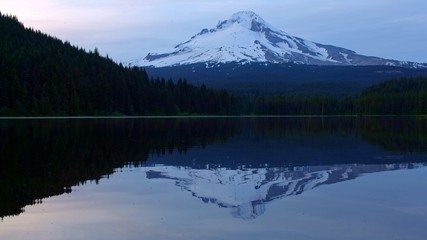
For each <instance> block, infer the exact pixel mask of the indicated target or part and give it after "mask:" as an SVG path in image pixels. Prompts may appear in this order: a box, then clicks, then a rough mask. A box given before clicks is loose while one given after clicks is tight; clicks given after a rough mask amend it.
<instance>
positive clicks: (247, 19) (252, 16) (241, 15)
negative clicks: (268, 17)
mask: <svg viewBox="0 0 427 240" xmlns="http://www.w3.org/2000/svg"><path fill="white" fill-rule="evenodd" d="M229 21H232V22H237V23H242V22H243V23H252V22H253V21H256V22H259V23H265V21H264V19H262V18H261V17H260V16H258V15H257V14H256V13H254V12H252V11H240V12H236V13H234V14H233V15H231V17H230V19H229Z"/></svg>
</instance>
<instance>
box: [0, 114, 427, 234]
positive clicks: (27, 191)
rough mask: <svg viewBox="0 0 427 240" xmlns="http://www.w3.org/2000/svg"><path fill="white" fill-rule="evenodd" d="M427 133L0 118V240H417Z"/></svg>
mask: <svg viewBox="0 0 427 240" xmlns="http://www.w3.org/2000/svg"><path fill="white" fill-rule="evenodd" d="M426 123H427V122H426V121H425V120H416V119H412V118H373V119H372V118H371V119H354V118H326V119H321V118H256V119H252V118H239V119H235V118H232V119H222V118H217V119H216V118H215V119H125V120H118V119H116V120H111V119H109V120H108V119H97V120H88V119H86V120H76V119H74V120H67V119H62V120H13V121H11V120H7V121H6V120H2V121H0V133H1V135H0V136H1V138H0V139H1V142H0V143H1V147H0V153H1V163H2V168H1V170H0V173H1V175H0V177H1V178H0V184H1V190H0V196H1V198H0V210H1V212H0V213H1V216H2V221H1V222H0V239H425V236H426V234H427V230H426V229H425V226H427V205H426V204H425V203H426V202H427V168H426V166H427V154H426V152H427V144H426V143H427V141H426V140H427V134H426V126H427V125H426Z"/></svg>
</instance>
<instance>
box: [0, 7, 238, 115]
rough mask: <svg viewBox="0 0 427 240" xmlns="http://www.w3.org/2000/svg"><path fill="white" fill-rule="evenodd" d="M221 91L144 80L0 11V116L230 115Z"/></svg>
mask: <svg viewBox="0 0 427 240" xmlns="http://www.w3.org/2000/svg"><path fill="white" fill-rule="evenodd" d="M233 101H234V100H233V98H232V97H231V96H229V95H228V94H227V93H226V92H224V91H216V90H212V89H207V88H206V87H204V86H200V87H193V86H191V85H189V84H187V82H186V81H185V80H180V81H178V82H177V83H173V82H172V81H166V80H165V79H162V78H158V79H155V80H150V79H149V78H148V76H147V74H146V72H145V71H144V70H141V69H139V68H127V67H124V66H122V65H121V64H120V65H118V64H116V63H115V62H114V61H112V60H111V59H109V58H108V57H102V56H100V55H99V53H98V51H97V49H94V50H93V51H89V52H86V51H85V50H83V49H81V48H78V47H75V46H72V45H71V44H70V43H69V42H63V41H61V40H59V39H57V38H54V37H51V36H48V35H46V34H44V33H41V32H40V31H34V30H32V29H28V28H25V27H24V25H23V24H22V23H20V22H19V21H18V20H17V19H16V17H12V16H5V15H2V14H0V115H3V116H4V115H6V116H11V115H20V116H22V115H24V116H38V115H111V114H125V115H165V114H180V113H189V114H192V113H206V114H226V113H231V111H232V108H233V107H235V105H234V104H233Z"/></svg>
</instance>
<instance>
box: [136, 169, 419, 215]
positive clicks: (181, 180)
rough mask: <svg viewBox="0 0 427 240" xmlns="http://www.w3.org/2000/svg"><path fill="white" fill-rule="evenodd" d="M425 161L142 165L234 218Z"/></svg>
mask: <svg viewBox="0 0 427 240" xmlns="http://www.w3.org/2000/svg"><path fill="white" fill-rule="evenodd" d="M425 166H426V165H425V164H422V163H419V164H416V163H409V164H378V165H362V164H345V165H330V166H301V167H289V168H286V167H274V168H271V167H270V168H245V167H241V168H239V169H229V168H211V167H210V168H205V169H193V168H186V167H182V166H165V165H156V166H147V167H143V171H144V172H145V173H146V175H147V178H148V179H150V180H159V179H163V180H170V181H173V182H174V184H175V186H177V187H179V188H180V189H181V190H183V191H187V192H190V193H191V195H192V196H194V197H197V198H200V199H201V200H202V201H203V202H205V203H211V204H216V205H218V206H219V207H223V208H230V209H231V214H232V215H233V216H234V217H236V218H242V219H254V218H256V217H258V216H260V215H262V214H263V213H264V212H265V211H266V205H267V204H268V203H269V202H271V201H274V200H276V199H282V198H285V197H289V196H295V195H299V194H302V193H304V192H306V191H309V190H312V189H314V188H317V187H319V186H322V185H326V184H335V183H340V182H344V181H348V180H352V179H355V178H358V177H360V176H363V175H365V174H368V173H376V172H383V171H393V170H401V169H413V168H422V167H425Z"/></svg>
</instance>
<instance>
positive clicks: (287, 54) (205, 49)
mask: <svg viewBox="0 0 427 240" xmlns="http://www.w3.org/2000/svg"><path fill="white" fill-rule="evenodd" d="M230 62H237V63H240V64H245V63H250V62H262V63H297V64H309V65H343V66H360V65H362V66H366V65H386V66H401V67H410V68H426V67H427V64H420V63H413V62H403V61H396V60H389V59H383V58H378V57H370V56H363V55H360V54H357V53H356V52H354V51H352V50H348V49H345V48H341V47H336V46H331V45H325V44H320V43H316V42H312V41H309V40H305V39H302V38H299V37H296V36H292V35H290V34H288V33H286V32H284V31H282V30H280V29H278V28H276V27H274V26H272V25H271V24H269V23H267V22H266V21H264V20H263V19H262V18H261V17H260V16H258V15H257V14H255V13H254V12H252V11H242V12H237V13H235V14H233V15H232V16H231V17H230V19H228V20H224V21H220V22H219V23H218V24H217V26H216V27H215V28H212V29H206V28H205V29H203V30H201V31H200V32H199V33H197V34H196V35H194V36H193V37H191V39H189V40H188V41H185V42H182V43H180V44H178V45H177V46H175V47H174V49H172V50H171V51H169V52H167V53H149V54H148V55H147V56H146V57H145V58H143V59H141V60H136V61H132V62H131V64H132V65H137V66H152V67H166V66H179V65H189V64H197V63H206V64H207V65H206V66H212V65H215V64H224V63H230Z"/></svg>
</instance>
